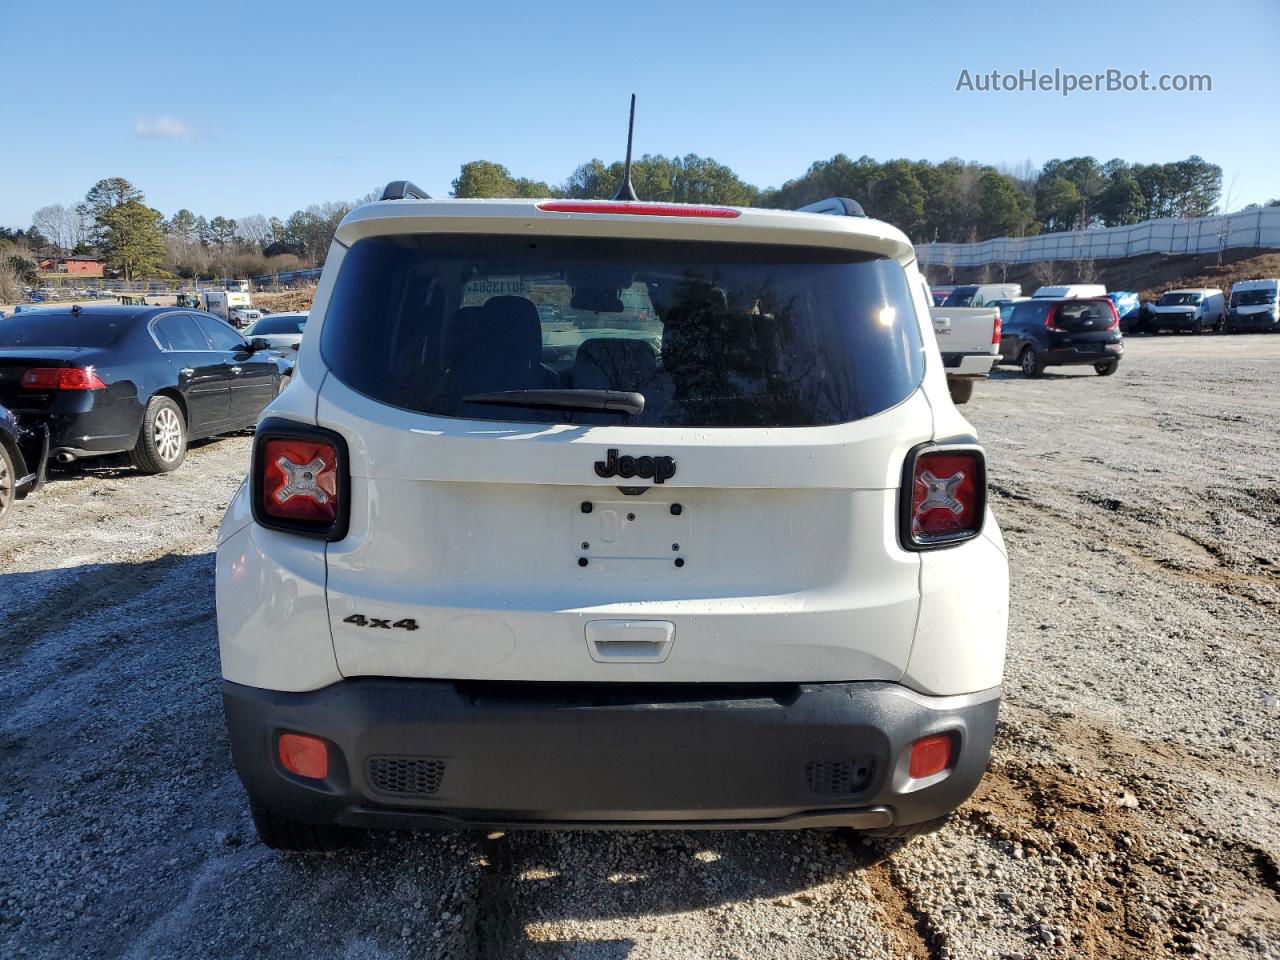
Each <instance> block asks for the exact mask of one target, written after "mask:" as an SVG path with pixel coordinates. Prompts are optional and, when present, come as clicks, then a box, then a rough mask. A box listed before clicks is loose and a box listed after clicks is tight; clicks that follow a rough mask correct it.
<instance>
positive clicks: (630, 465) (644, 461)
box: [596, 450, 676, 483]
mask: <svg viewBox="0 0 1280 960" xmlns="http://www.w3.org/2000/svg"><path fill="white" fill-rule="evenodd" d="M675 475H676V462H675V460H674V459H672V458H671V457H620V456H618V451H617V450H610V451H609V456H608V457H607V458H606V459H604V460H597V461H596V476H598V477H622V478H623V479H625V480H630V479H631V478H632V477H643V478H644V479H645V480H648V479H649V478H650V477H652V478H653V482H654V483H664V482H665V481H667V480H669V479H670V478H671V477H674V476H675Z"/></svg>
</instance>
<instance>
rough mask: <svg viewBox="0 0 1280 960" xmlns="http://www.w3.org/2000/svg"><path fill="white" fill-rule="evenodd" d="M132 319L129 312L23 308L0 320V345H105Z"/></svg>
mask: <svg viewBox="0 0 1280 960" xmlns="http://www.w3.org/2000/svg"><path fill="white" fill-rule="evenodd" d="M132 322H133V317H131V316H103V315H102V314H100V313H99V314H94V313H89V312H87V311H86V312H85V313H82V314H80V315H78V316H77V315H76V314H73V313H52V312H45V311H39V312H37V311H32V312H30V313H28V312H26V311H23V312H22V313H15V314H14V315H13V316H11V317H7V318H5V319H4V320H0V347H22V346H27V345H31V346H42V347H107V346H110V345H111V344H113V343H115V340H116V338H117V337H118V336H120V334H121V333H122V332H124V330H125V329H127V328H128V327H129V325H130V324H131V323H132Z"/></svg>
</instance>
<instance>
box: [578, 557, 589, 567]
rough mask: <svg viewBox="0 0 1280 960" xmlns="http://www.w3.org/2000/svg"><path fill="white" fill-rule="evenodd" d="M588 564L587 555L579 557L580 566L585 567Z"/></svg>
mask: <svg viewBox="0 0 1280 960" xmlns="http://www.w3.org/2000/svg"><path fill="white" fill-rule="evenodd" d="M586 565H587V558H586V557H579V558H578V566H580V567H585V566H586Z"/></svg>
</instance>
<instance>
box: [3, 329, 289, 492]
mask: <svg viewBox="0 0 1280 960" xmlns="http://www.w3.org/2000/svg"><path fill="white" fill-rule="evenodd" d="M266 346H267V345H266V343H265V341H255V342H252V343H250V342H247V341H246V340H245V339H244V337H242V336H240V334H239V333H237V332H236V331H235V330H234V329H232V328H231V327H230V326H228V325H227V324H226V323H224V322H223V321H221V320H219V319H218V318H217V317H215V316H213V315H211V314H207V313H201V312H199V311H195V310H184V309H174V308H172V307H107V306H103V307H96V306H95V307H84V308H81V307H70V308H66V309H62V308H56V309H46V310H41V311H39V312H32V313H23V314H19V315H17V316H13V317H9V318H7V319H5V320H3V321H0V403H3V404H6V405H7V406H8V407H9V408H10V409H12V410H13V411H14V412H15V413H16V414H17V415H18V417H19V419H20V420H21V421H22V422H23V423H25V424H28V425H30V426H31V427H35V426H37V425H43V426H44V427H46V428H47V429H48V433H49V445H50V449H49V454H50V456H51V457H52V458H53V459H54V460H55V461H57V462H58V463H70V462H72V461H73V460H78V459H80V458H82V457H95V456H100V455H102V454H108V453H128V454H129V457H130V459H131V460H132V462H133V465H134V466H135V467H137V469H139V470H141V471H142V472H144V473H167V472H168V471H170V470H175V469H177V467H178V466H179V465H180V464H181V463H182V461H183V459H184V458H185V457H186V452H187V442H188V441H189V440H195V439H198V438H201V437H209V436H214V435H216V434H220V433H230V432H233V431H236V430H243V429H244V428H246V427H251V426H253V425H254V424H255V423H256V422H257V419H258V414H259V413H260V412H261V410H262V408H263V407H264V406H266V405H267V403H269V402H270V401H271V399H272V398H273V397H275V395H276V394H277V393H279V392H280V389H281V388H282V387H283V385H284V384H285V383H286V382H287V380H286V378H287V376H288V374H289V373H290V371H291V369H292V364H291V363H290V361H288V360H286V359H284V358H283V357H281V356H279V355H278V354H276V353H273V352H271V351H270V350H268V349H266Z"/></svg>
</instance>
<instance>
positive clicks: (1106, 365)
mask: <svg viewBox="0 0 1280 960" xmlns="http://www.w3.org/2000/svg"><path fill="white" fill-rule="evenodd" d="M1119 366H1120V361H1119V360H1104V361H1102V363H1095V364H1094V365H1093V369H1094V370H1096V371H1097V373H1098V376H1100V377H1109V376H1111V375H1112V374H1113V373H1115V372H1116V368H1118V367H1119Z"/></svg>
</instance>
